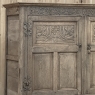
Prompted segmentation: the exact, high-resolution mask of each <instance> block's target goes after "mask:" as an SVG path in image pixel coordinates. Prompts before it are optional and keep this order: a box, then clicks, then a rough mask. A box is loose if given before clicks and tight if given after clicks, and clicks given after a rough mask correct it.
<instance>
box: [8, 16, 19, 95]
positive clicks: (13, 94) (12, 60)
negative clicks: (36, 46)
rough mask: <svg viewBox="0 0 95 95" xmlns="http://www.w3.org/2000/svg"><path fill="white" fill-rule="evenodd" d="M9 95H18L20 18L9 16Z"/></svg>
mask: <svg viewBox="0 0 95 95" xmlns="http://www.w3.org/2000/svg"><path fill="white" fill-rule="evenodd" d="M7 20H8V21H7V45H6V46H7V48H6V65H7V67H6V68H7V95H18V82H19V62H18V54H19V53H18V48H19V16H7Z"/></svg>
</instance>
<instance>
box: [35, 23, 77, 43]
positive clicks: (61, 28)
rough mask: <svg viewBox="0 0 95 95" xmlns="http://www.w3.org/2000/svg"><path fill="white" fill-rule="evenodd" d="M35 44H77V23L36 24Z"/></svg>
mask: <svg viewBox="0 0 95 95" xmlns="http://www.w3.org/2000/svg"><path fill="white" fill-rule="evenodd" d="M34 32H35V43H42V44H45V43H50V44H51V43H56V44H57V43H76V32H77V31H76V22H34Z"/></svg>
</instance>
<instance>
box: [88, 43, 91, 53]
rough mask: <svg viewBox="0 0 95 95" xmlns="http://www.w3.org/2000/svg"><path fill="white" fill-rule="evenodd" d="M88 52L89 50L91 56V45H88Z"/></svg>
mask: <svg viewBox="0 0 95 95" xmlns="http://www.w3.org/2000/svg"><path fill="white" fill-rule="evenodd" d="M87 50H88V54H90V52H91V45H90V44H88V45H87Z"/></svg>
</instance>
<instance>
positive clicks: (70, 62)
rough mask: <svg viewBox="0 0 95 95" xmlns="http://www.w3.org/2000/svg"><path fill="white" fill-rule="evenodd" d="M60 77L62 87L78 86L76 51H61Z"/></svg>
mask: <svg viewBox="0 0 95 95" xmlns="http://www.w3.org/2000/svg"><path fill="white" fill-rule="evenodd" d="M59 59H60V77H59V86H60V89H61V88H76V53H60V54H59Z"/></svg>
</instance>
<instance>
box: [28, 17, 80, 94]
mask: <svg viewBox="0 0 95 95" xmlns="http://www.w3.org/2000/svg"><path fill="white" fill-rule="evenodd" d="M28 24H29V29H30V32H32V34H33V35H31V36H29V37H28V42H29V45H28V49H29V51H31V52H28V53H29V58H28V69H29V70H28V76H30V77H31V81H32V85H31V89H32V90H31V91H30V92H29V93H28V95H78V94H80V93H81V29H80V27H81V25H82V19H81V18H80V17H57V16H56V17H55V16H54V17H53V16H50V17H49V16H48V17H47V16H28ZM31 42H32V43H31ZM30 43H31V44H30ZM31 67H32V69H31Z"/></svg>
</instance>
